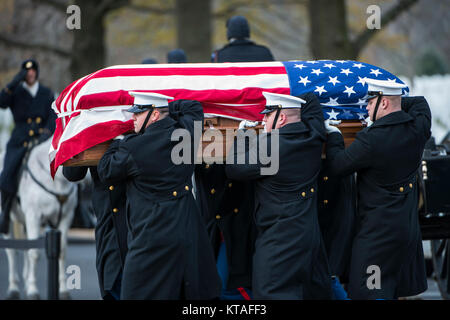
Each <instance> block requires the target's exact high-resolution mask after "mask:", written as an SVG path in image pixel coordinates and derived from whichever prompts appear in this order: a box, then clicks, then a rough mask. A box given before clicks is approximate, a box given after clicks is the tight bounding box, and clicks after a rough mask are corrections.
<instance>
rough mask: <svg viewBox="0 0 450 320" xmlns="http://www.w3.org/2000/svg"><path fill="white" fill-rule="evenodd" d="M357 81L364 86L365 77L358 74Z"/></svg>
mask: <svg viewBox="0 0 450 320" xmlns="http://www.w3.org/2000/svg"><path fill="white" fill-rule="evenodd" d="M358 79H359V80H358V81H357V82H356V83H361V85H362V86H364V85H365V84H366V77H364V78H361V77H360V76H358Z"/></svg>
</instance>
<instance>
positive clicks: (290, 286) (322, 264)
mask: <svg viewBox="0 0 450 320" xmlns="http://www.w3.org/2000/svg"><path fill="white" fill-rule="evenodd" d="M263 94H264V96H265V98H266V109H265V110H263V111H262V113H264V114H265V116H264V121H265V122H266V128H267V134H261V135H260V136H259V137H258V138H256V139H257V143H253V147H252V143H249V146H247V147H246V148H245V153H240V152H239V148H235V149H234V154H233V155H232V156H234V164H227V168H226V172H227V175H228V176H229V177H230V178H232V179H241V180H252V181H254V185H255V198H256V201H255V212H254V217H255V219H256V225H257V229H258V230H257V231H258V234H257V238H256V245H255V254H254V257H253V295H254V297H255V299H329V298H331V276H330V274H329V270H328V262H327V258H326V253H325V248H324V246H323V242H322V237H321V234H320V229H319V224H318V218H317V177H318V174H319V171H320V159H321V154H322V144H323V142H324V141H325V138H326V131H325V127H324V126H323V114H322V108H321V107H320V104H319V101H318V99H317V97H316V96H315V95H314V94H313V93H307V94H305V95H302V96H301V98H298V97H293V96H289V95H283V94H275V93H269V92H263ZM302 98H303V99H302ZM277 133H278V134H279V140H278V145H279V148H277V146H276V144H277V140H276V139H274V140H273V141H272V136H273V135H275V137H276V134H277ZM238 142H239V137H238ZM265 143H266V144H268V149H269V150H270V152H269V154H274V153H277V152H278V153H279V169H278V171H277V172H274V173H271V174H270V175H264V174H263V173H264V172H263V171H261V169H262V168H264V167H266V166H265V165H263V164H262V161H261V160H262V158H261V157H257V158H256V160H257V161H256V164H252V163H251V160H250V159H252V158H255V155H257V154H258V153H259V152H258V151H262V148H263V145H264V144H265ZM234 147H235V146H234ZM258 148H259V150H258V151H257V150H256V149H258ZM260 154H265V152H261V153H260ZM242 155H245V158H246V159H248V160H246V163H245V164H239V163H237V161H238V160H239V156H242ZM273 158H274V159H275V158H276V157H273ZM227 161H228V162H229V161H230V159H227Z"/></svg>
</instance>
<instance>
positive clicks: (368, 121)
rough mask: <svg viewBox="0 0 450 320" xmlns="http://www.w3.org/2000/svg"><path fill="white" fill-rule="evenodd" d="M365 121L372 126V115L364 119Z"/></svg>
mask: <svg viewBox="0 0 450 320" xmlns="http://www.w3.org/2000/svg"><path fill="white" fill-rule="evenodd" d="M364 121H365V122H366V123H367V126H368V127H370V126H371V125H372V123H373V121H372V120H371V119H370V116H368V117H367V118H365V119H364Z"/></svg>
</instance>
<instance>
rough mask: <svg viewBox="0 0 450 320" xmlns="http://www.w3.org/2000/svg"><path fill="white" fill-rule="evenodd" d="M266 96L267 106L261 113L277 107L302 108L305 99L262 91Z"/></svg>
mask: <svg viewBox="0 0 450 320" xmlns="http://www.w3.org/2000/svg"><path fill="white" fill-rule="evenodd" d="M262 94H263V95H264V97H265V98H266V108H265V109H264V110H263V111H261V113H263V114H264V113H269V112H272V111H275V110H277V109H300V108H301V107H302V103H306V101H305V100H303V99H300V98H297V97H294V96H291V95H288V94H280V93H272V92H264V91H263V93H262Z"/></svg>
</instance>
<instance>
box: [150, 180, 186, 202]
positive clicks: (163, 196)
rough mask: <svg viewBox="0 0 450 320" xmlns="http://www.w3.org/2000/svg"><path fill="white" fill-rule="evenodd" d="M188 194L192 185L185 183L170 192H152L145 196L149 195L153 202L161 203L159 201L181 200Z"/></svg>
mask: <svg viewBox="0 0 450 320" xmlns="http://www.w3.org/2000/svg"><path fill="white" fill-rule="evenodd" d="M189 192H192V185H191V184H189V183H185V184H182V185H180V186H178V187H176V188H173V189H171V190H166V191H155V192H154V191H152V192H149V193H147V195H150V198H152V199H153V200H160V201H161V200H169V199H176V198H181V197H183V196H185V195H186V194H188V193H189Z"/></svg>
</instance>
